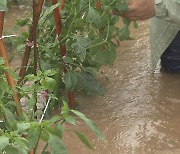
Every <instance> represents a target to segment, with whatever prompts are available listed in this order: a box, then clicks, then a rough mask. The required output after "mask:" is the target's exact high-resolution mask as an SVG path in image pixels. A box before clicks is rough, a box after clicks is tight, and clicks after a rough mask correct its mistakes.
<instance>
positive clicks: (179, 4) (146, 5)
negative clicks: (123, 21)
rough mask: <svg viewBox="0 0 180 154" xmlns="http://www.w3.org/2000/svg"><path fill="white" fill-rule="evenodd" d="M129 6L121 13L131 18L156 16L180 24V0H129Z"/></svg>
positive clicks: (143, 18) (142, 18) (141, 18)
mask: <svg viewBox="0 0 180 154" xmlns="http://www.w3.org/2000/svg"><path fill="white" fill-rule="evenodd" d="M128 8H129V10H128V11H126V12H124V13H122V14H120V15H121V16H122V17H124V18H127V19H129V20H145V19H149V18H151V17H154V16H156V17H157V18H159V19H165V20H169V21H171V22H174V23H176V24H180V0H129V2H128ZM115 14H117V12H115Z"/></svg>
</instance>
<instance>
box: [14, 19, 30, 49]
mask: <svg viewBox="0 0 180 154" xmlns="http://www.w3.org/2000/svg"><path fill="white" fill-rule="evenodd" d="M29 21H30V18H26V19H18V20H16V24H17V25H18V26H20V27H24V26H26V25H27V24H28V22H29ZM24 46H25V45H24Z"/></svg>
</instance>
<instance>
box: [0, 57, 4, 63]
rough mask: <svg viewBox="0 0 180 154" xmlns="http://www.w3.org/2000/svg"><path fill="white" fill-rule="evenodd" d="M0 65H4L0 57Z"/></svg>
mask: <svg viewBox="0 0 180 154" xmlns="http://www.w3.org/2000/svg"><path fill="white" fill-rule="evenodd" d="M0 65H4V58H2V57H0Z"/></svg>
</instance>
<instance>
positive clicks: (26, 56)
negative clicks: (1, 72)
mask: <svg viewBox="0 0 180 154" xmlns="http://www.w3.org/2000/svg"><path fill="white" fill-rule="evenodd" d="M43 4H44V0H38V3H37V5H36V23H35V24H34V25H33V26H32V28H31V29H30V32H29V37H28V41H30V42H32V41H33V31H34V29H36V28H37V25H38V21H39V18H40V14H41V11H42V6H43ZM30 51H31V46H26V48H25V52H24V57H23V60H22V64H21V68H20V72H19V76H20V80H19V81H18V84H19V83H21V81H22V80H23V79H24V76H25V73H26V68H27V64H28V61H29V56H30Z"/></svg>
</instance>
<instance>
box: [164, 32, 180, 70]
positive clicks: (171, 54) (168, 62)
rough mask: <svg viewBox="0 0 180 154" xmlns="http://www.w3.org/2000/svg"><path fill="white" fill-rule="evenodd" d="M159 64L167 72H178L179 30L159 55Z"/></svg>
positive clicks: (179, 63) (179, 60)
mask: <svg viewBox="0 0 180 154" xmlns="http://www.w3.org/2000/svg"><path fill="white" fill-rule="evenodd" d="M161 66H162V68H163V69H165V70H166V71H169V72H180V31H179V33H178V34H177V35H176V37H175V38H174V40H173V41H172V42H171V44H170V45H169V47H168V48H167V49H166V50H165V51H164V53H163V54H162V55H161Z"/></svg>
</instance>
